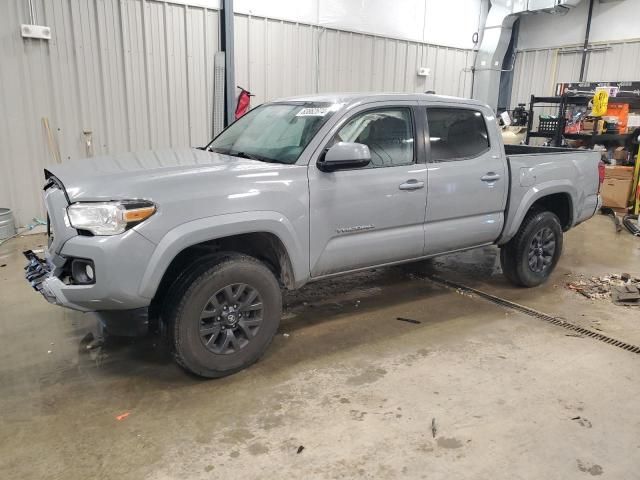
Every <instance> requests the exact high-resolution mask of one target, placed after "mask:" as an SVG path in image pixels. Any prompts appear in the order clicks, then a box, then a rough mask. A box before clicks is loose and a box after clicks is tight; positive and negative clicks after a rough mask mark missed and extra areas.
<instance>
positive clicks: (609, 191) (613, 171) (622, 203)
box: [600, 166, 633, 209]
mask: <svg viewBox="0 0 640 480" xmlns="http://www.w3.org/2000/svg"><path fill="white" fill-rule="evenodd" d="M632 184H633V167H617V166H607V167H605V171H604V183H603V184H602V188H601V189H600V195H601V196H602V205H603V206H605V207H611V208H623V209H626V208H627V206H628V204H629V196H630V194H631V187H632Z"/></svg>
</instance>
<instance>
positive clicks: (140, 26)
mask: <svg viewBox="0 0 640 480" xmlns="http://www.w3.org/2000/svg"><path fill="white" fill-rule="evenodd" d="M34 3H35V7H36V16H37V22H38V23H39V24H42V25H48V26H50V27H51V29H52V39H51V40H50V41H48V42H47V41H41V40H31V39H22V38H21V36H20V24H21V23H28V6H27V2H26V1H24V0H5V1H3V2H0V59H1V61H2V64H1V65H2V66H1V67H0V109H1V112H2V114H0V172H1V173H0V205H2V206H9V207H11V208H12V209H13V210H14V212H15V215H16V217H17V220H18V223H19V224H26V223H28V222H29V221H30V219H31V218H32V217H33V216H41V215H42V214H43V211H42V207H41V199H40V189H41V186H42V182H43V177H42V169H43V168H44V167H45V166H47V165H49V164H51V163H53V156H52V154H51V152H50V151H49V148H48V143H47V138H46V132H45V131H44V128H43V123H42V118H43V117H44V118H47V119H48V121H49V125H50V127H51V132H52V134H53V136H54V138H55V141H56V143H57V145H58V148H59V150H60V154H61V158H62V160H63V161H64V160H68V159H76V158H83V157H86V156H87V155H88V154H90V153H93V154H95V155H100V154H106V153H116V152H123V151H127V150H142V149H147V148H150V147H162V146H172V145H200V144H203V143H204V142H206V141H207V140H208V139H209V138H210V136H211V131H212V127H211V125H212V118H213V97H212V94H213V55H214V54H215V52H216V51H218V49H219V33H218V12H217V11H216V10H210V9H206V8H204V7H198V6H189V5H186V4H178V3H173V2H170V1H156V0H91V1H89V0H36V1H35V2H34ZM84 132H87V133H86V134H85V133H84ZM87 139H90V140H91V142H92V146H91V148H90V149H89V148H88V147H87V143H86V140H87Z"/></svg>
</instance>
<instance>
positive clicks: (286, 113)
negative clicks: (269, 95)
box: [206, 102, 341, 164]
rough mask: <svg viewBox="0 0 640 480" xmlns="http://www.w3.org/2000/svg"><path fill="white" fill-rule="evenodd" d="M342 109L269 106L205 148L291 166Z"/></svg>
mask: <svg viewBox="0 0 640 480" xmlns="http://www.w3.org/2000/svg"><path fill="white" fill-rule="evenodd" d="M340 108H341V105H340V104H331V103H325V102H292V103H270V104H266V105H262V106H260V107H258V108H255V109H253V110H251V111H250V112H249V113H247V114H246V115H245V116H243V117H242V118H240V119H239V120H238V121H237V122H235V123H233V124H231V125H230V126H229V127H228V128H227V129H226V130H224V131H223V132H222V133H221V134H220V135H218V136H217V137H216V138H215V139H214V140H213V141H212V142H211V143H210V144H209V145H208V146H207V148H206V149H207V150H209V151H212V152H218V153H223V154H226V155H233V156H237V157H245V158H252V159H255V160H261V161H264V162H274V163H287V164H293V163H295V162H296V160H298V157H300V154H302V152H303V150H304V149H305V148H306V147H307V145H308V144H309V142H310V141H311V139H312V138H313V137H314V135H315V134H316V133H317V132H318V130H319V129H320V127H321V126H322V125H323V124H324V123H325V122H326V121H327V119H328V118H329V117H331V116H332V115H333V114H334V113H335V112H336V111H337V110H339V109H340Z"/></svg>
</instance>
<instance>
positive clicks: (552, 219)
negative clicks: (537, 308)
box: [500, 211, 562, 287]
mask: <svg viewBox="0 0 640 480" xmlns="http://www.w3.org/2000/svg"><path fill="white" fill-rule="evenodd" d="M561 253H562V226H561V225H560V220H559V219H558V217H557V216H556V215H555V214H554V213H551V212H546V211H542V212H541V211H534V212H530V213H529V214H527V216H526V217H525V219H524V221H523V222H522V225H521V226H520V230H518V233H517V234H516V236H515V237H513V238H512V239H511V240H510V241H509V243H507V244H506V245H504V246H503V247H502V248H501V250H500V264H501V265H502V272H503V273H504V276H505V277H506V278H507V280H509V281H510V282H511V283H512V284H514V285H516V286H519V287H537V286H538V285H541V284H542V283H544V282H546V281H547V279H548V278H549V276H550V275H551V272H553V270H554V269H555V267H556V265H557V263H558V260H559V259H560V255H561Z"/></svg>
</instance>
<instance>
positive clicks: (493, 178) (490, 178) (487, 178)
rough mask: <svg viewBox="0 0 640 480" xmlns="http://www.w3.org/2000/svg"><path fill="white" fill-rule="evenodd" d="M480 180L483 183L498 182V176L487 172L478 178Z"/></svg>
mask: <svg viewBox="0 0 640 480" xmlns="http://www.w3.org/2000/svg"><path fill="white" fill-rule="evenodd" d="M480 180H482V181H483V182H495V181H496V180H500V175H498V174H497V173H495V172H489V173H487V174H486V175H483V176H482V177H480Z"/></svg>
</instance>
